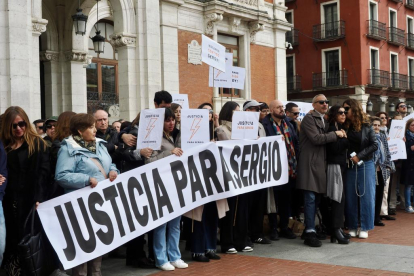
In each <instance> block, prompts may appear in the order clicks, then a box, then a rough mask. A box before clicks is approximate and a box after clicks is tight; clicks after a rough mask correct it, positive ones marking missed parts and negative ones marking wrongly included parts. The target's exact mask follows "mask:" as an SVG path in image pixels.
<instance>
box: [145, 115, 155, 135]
mask: <svg viewBox="0 0 414 276" xmlns="http://www.w3.org/2000/svg"><path fill="white" fill-rule="evenodd" d="M157 119H158V118H151V119H150V121H149V123H148V126H147V128H146V130H147V131H148V132H147V136H145V139H147V138H148V136H149V135H150V134H151V131H152V130H153V129H154V127H155V122H156V121H157Z"/></svg>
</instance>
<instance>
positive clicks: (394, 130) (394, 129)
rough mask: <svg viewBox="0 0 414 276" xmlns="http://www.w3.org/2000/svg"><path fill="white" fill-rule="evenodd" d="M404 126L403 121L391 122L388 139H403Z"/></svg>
mask: <svg viewBox="0 0 414 276" xmlns="http://www.w3.org/2000/svg"><path fill="white" fill-rule="evenodd" d="M405 124H406V122H405V121H403V120H392V121H391V127H390V135H389V137H390V139H403V138H404V135H405Z"/></svg>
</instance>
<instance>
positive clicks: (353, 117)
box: [343, 99, 378, 239]
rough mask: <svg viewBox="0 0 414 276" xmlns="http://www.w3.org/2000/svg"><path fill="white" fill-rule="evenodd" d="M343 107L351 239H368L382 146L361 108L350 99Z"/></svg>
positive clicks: (347, 211) (346, 211)
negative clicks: (376, 157)
mask: <svg viewBox="0 0 414 276" xmlns="http://www.w3.org/2000/svg"><path fill="white" fill-rule="evenodd" d="M343 107H344V109H345V111H346V121H345V124H344V127H345V129H347V137H348V141H349V150H348V156H347V157H348V158H349V161H348V169H347V180H346V184H345V194H346V198H345V200H346V203H345V217H346V220H345V221H346V223H347V226H348V229H350V230H349V234H350V235H351V237H356V236H358V237H359V238H360V239H366V238H368V231H369V230H371V229H374V216H375V184H376V180H375V166H374V161H373V157H374V153H375V151H376V150H377V149H378V142H377V139H376V138H375V132H374V130H373V129H372V127H371V123H370V121H369V118H368V116H367V114H366V113H365V112H364V111H363V110H362V106H361V104H360V103H359V102H358V101H357V100H354V99H348V100H346V101H345V102H344V103H343ZM358 203H359V204H358ZM359 224H360V230H359V231H358V225H359Z"/></svg>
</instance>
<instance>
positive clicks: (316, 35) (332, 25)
mask: <svg viewBox="0 0 414 276" xmlns="http://www.w3.org/2000/svg"><path fill="white" fill-rule="evenodd" d="M343 37H345V21H343V20H339V21H334V22H329V23H325V24H320V25H314V26H313V39H314V40H316V41H331V40H336V39H340V38H343Z"/></svg>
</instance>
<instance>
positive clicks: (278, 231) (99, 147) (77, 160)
mask: <svg viewBox="0 0 414 276" xmlns="http://www.w3.org/2000/svg"><path fill="white" fill-rule="evenodd" d="M154 105H155V108H165V118H164V129H163V137H162V145H161V148H160V149H159V150H152V149H150V148H143V149H137V148H136V142H137V136H138V129H139V121H140V114H139V113H138V114H137V117H136V118H135V119H134V120H133V121H132V122H128V121H124V120H119V121H115V122H113V123H112V126H109V115H108V113H107V112H106V111H105V110H97V111H95V113H94V114H93V115H91V114H85V113H78V114H76V113H74V112H70V111H66V112H63V113H62V114H60V115H59V116H58V117H56V116H54V117H51V118H49V119H47V120H46V121H43V120H35V121H34V122H33V123H31V122H30V121H29V118H28V116H27V114H26V112H25V111H24V110H23V109H22V108H20V107H17V106H11V107H9V108H8V109H7V110H6V111H5V112H4V114H2V115H1V116H0V203H1V204H0V263H2V267H3V268H4V269H5V270H6V272H7V273H8V275H24V274H25V273H24V272H25V269H26V268H25V267H24V266H23V265H22V262H21V260H20V259H19V252H18V246H17V245H18V243H19V242H20V241H21V239H22V238H23V237H24V235H25V234H26V232H27V229H26V228H25V221H26V219H27V217H28V215H29V214H30V213H31V212H33V210H34V209H35V208H36V207H37V206H38V205H39V204H41V203H42V202H44V201H46V200H48V199H51V198H55V197H57V196H60V195H63V194H66V193H72V192H76V190H78V189H81V188H84V187H86V186H90V187H91V188H94V187H96V186H97V185H98V183H99V182H100V181H102V180H105V179H109V180H110V181H114V180H115V179H116V178H117V176H118V175H119V174H120V173H123V172H126V171H129V170H132V169H135V168H137V167H140V166H144V165H145V164H147V163H150V162H154V161H157V160H160V159H162V158H164V157H167V156H170V155H176V156H181V155H182V154H183V150H182V149H181V139H180V137H181V132H180V129H181V128H180V121H181V106H180V105H178V104H174V103H172V97H171V95H170V93H168V92H167V91H159V92H157V93H155V97H154ZM312 105H313V110H312V111H311V112H309V113H308V114H306V115H305V116H304V117H303V119H302V120H301V121H299V120H298V116H299V114H300V110H299V107H298V106H297V105H296V104H295V103H288V104H286V106H284V104H283V103H282V101H280V100H273V101H272V102H270V103H261V102H257V101H256V100H249V101H246V102H245V103H244V104H243V106H240V105H239V104H238V103H236V102H233V101H230V102H226V103H225V104H224V105H223V106H222V108H221V111H220V113H219V114H216V113H215V112H214V110H213V106H212V105H211V104H210V103H203V104H201V105H200V106H199V107H198V108H199V109H208V110H209V119H210V125H209V127H210V140H211V141H213V142H214V141H224V140H230V139H231V133H232V117H233V113H234V111H239V110H243V111H246V112H260V116H259V118H260V123H259V129H258V137H266V136H276V135H282V136H283V141H284V144H285V146H286V152H287V161H288V175H289V180H288V183H286V184H284V185H280V186H276V187H271V188H265V189H260V190H256V191H253V192H250V193H245V194H241V195H238V196H234V197H229V198H227V199H223V200H219V201H214V202H210V203H207V204H205V205H203V206H200V207H197V208H196V209H194V210H192V211H191V212H189V213H186V214H184V215H183V216H182V217H181V216H180V217H177V218H174V219H172V220H170V221H168V222H167V223H165V224H163V225H161V226H159V227H157V228H155V229H153V230H151V231H149V232H148V233H146V234H145V235H142V236H139V237H137V238H135V239H133V240H131V241H129V242H128V243H127V244H126V245H125V247H126V256H122V252H120V250H119V249H116V250H114V251H112V252H111V253H110V254H109V257H111V256H112V257H125V258H126V265H128V266H133V267H140V268H153V267H158V268H160V269H162V270H175V269H176V268H179V269H183V268H187V267H188V264H187V263H186V262H184V261H183V260H182V259H181V252H180V248H179V241H180V239H181V240H185V241H186V246H185V249H186V250H189V251H191V253H192V260H194V261H198V262H209V261H210V260H220V255H219V254H217V253H218V251H217V244H219V245H220V252H221V253H224V254H237V253H239V252H251V251H253V250H254V244H270V243H272V241H277V240H279V239H280V238H286V239H296V238H297V235H296V234H295V233H294V232H293V231H292V229H291V228H290V227H289V222H290V220H295V221H303V222H304V225H305V227H304V231H303V233H302V235H301V238H302V239H303V240H304V244H305V245H308V246H311V247H320V246H321V245H322V242H321V240H324V239H326V238H327V236H330V241H331V242H332V243H336V242H338V243H339V244H349V242H350V240H351V238H355V237H358V238H361V239H366V238H368V232H369V231H370V230H372V229H373V228H374V226H384V225H385V224H384V223H383V221H384V220H395V219H396V218H395V215H396V207H397V205H398V204H402V205H403V206H404V207H405V211H406V212H407V213H414V210H413V208H412V206H411V202H412V199H411V197H412V187H413V185H412V184H413V183H412V179H414V119H409V120H407V123H406V133H405V138H404V141H405V144H406V150H407V159H405V160H397V161H394V162H393V161H391V156H390V151H389V149H388V143H387V141H388V129H389V125H390V121H391V118H389V116H388V114H387V113H385V112H379V113H378V114H376V116H369V115H368V114H366V113H365V112H364V111H363V109H362V106H361V104H360V103H359V102H358V101H356V100H354V99H347V100H345V101H344V102H343V103H342V105H333V106H331V107H330V108H328V107H329V101H328V100H327V98H326V97H325V96H324V95H322V94H320V95H317V96H315V97H314V98H313V100H312ZM405 116H407V106H406V104H405V103H403V102H400V103H399V104H398V105H397V109H396V114H395V116H394V118H393V119H394V120H401V119H403V118H404V117H405ZM398 192H399V196H398V197H397V194H398ZM3 210H4V211H3ZM302 214H303V215H302ZM265 215H267V216H268V221H269V227H270V232H269V235H268V236H266V235H265V231H264V228H263V221H264V219H265ZM278 216H279V219H278ZM302 218H304V219H302ZM38 227H41V225H38ZM145 244H147V245H148V247H147V248H148V249H147V250H145V248H146V247H145ZM101 262H102V257H99V258H96V259H93V260H90V261H88V262H87V263H84V264H82V265H79V266H76V267H74V268H73V269H72V275H94V276H97V275H101ZM55 268H56V270H54V272H53V275H66V273H65V272H64V271H63V268H62V266H61V265H60V263H59V261H58V260H57V258H56V261H55Z"/></svg>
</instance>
